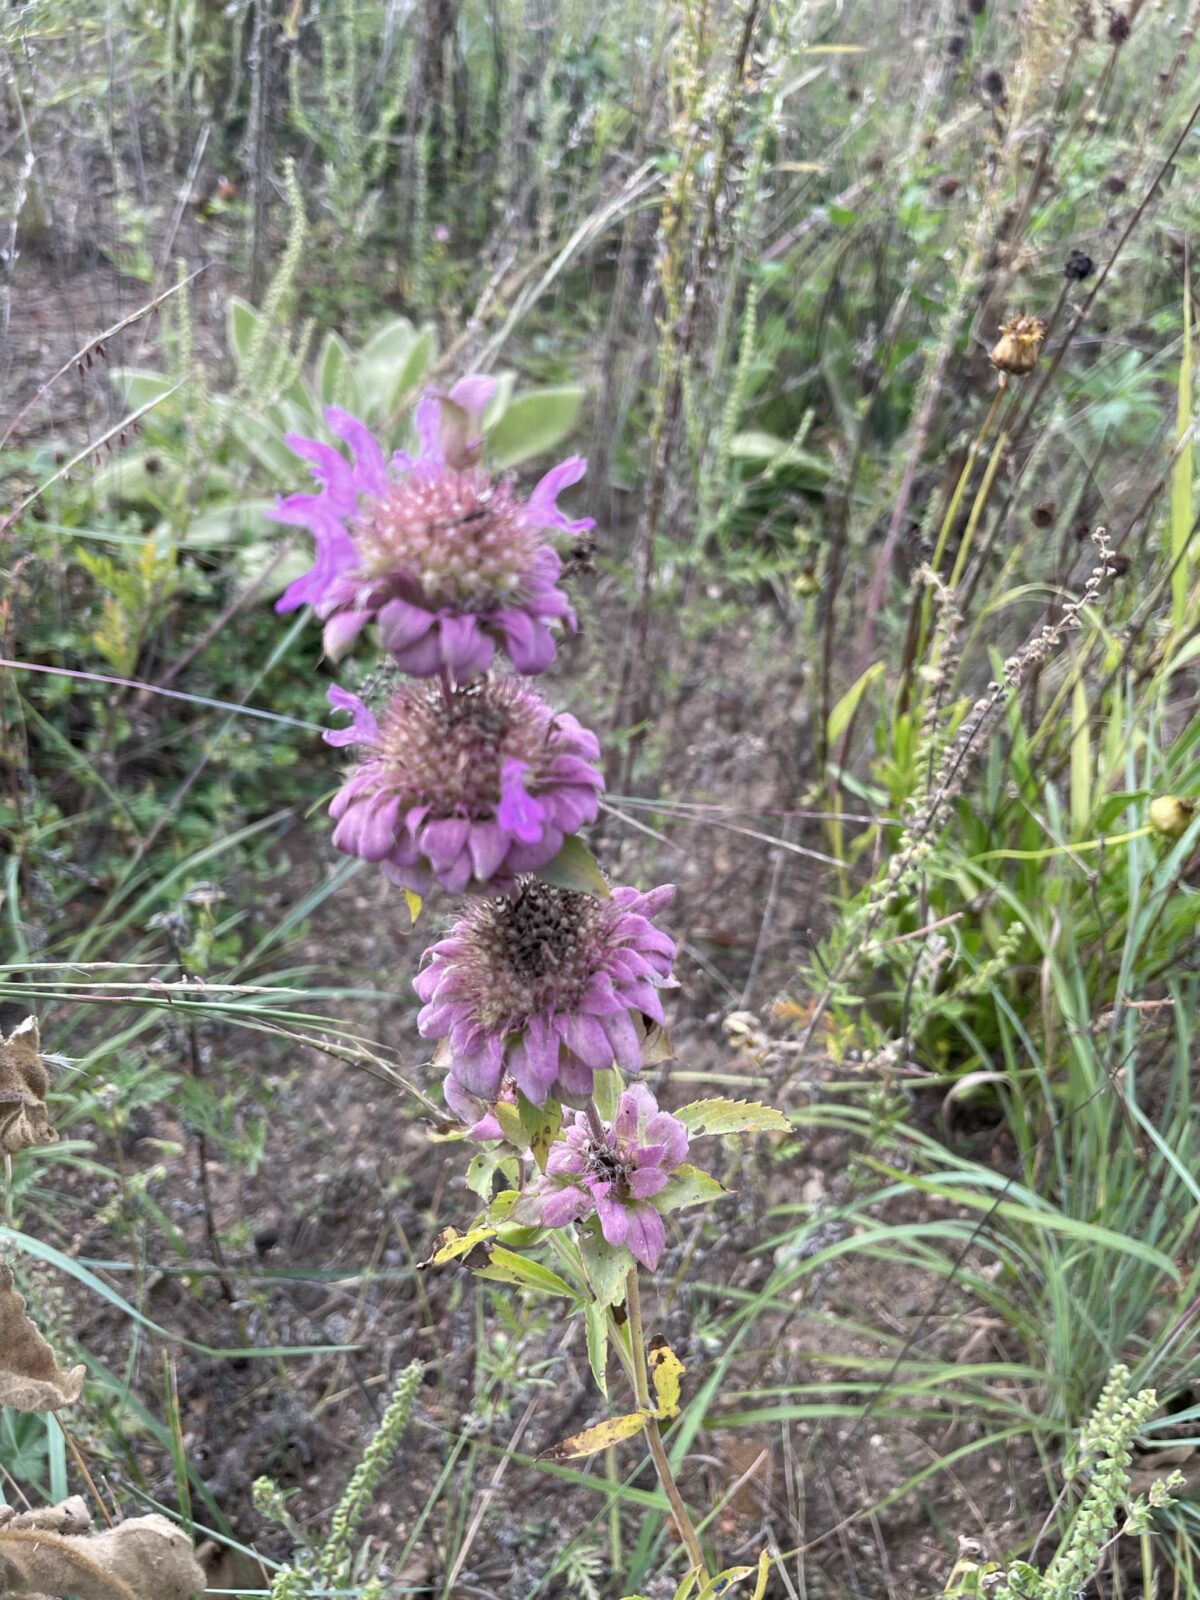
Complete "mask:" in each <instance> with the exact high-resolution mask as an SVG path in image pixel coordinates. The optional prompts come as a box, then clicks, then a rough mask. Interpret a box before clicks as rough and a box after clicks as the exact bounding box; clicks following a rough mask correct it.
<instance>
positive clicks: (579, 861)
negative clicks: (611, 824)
mask: <svg viewBox="0 0 1200 1600" xmlns="http://www.w3.org/2000/svg"><path fill="white" fill-rule="evenodd" d="M534 876H535V877H538V878H540V879H541V880H542V882H543V883H552V884H554V885H555V886H556V887H557V888H559V889H573V890H574V891H575V893H576V894H591V895H595V896H596V898H597V899H598V900H609V899H611V898H612V894H611V890H610V889H609V887H608V879H607V878H606V877H605V876H604V874H603V873H602V872H601V870H600V868H599V866H598V865H597V863H596V858H595V856H594V855H593V854H592V852H591V851H590V850H589V849H588V847H587V845H585V844H584V842H583V840H582V839H581V838H580V837H579V835H578V834H577V833H573V834H571V835H569V836H568V837H567V838H566V839H564V840H563V845H562V849H561V850H560V851H559V852H558V854H557V855H556V856H555V858H554V860H553V861H548V862H547V863H546V865H545V866H544V867H539V868H538V870H537V872H536V873H535V874H534Z"/></svg>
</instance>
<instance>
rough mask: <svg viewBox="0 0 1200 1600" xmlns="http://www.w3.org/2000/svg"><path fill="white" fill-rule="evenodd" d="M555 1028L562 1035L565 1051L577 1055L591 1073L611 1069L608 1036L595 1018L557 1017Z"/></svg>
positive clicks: (610, 1050) (578, 1016)
mask: <svg viewBox="0 0 1200 1600" xmlns="http://www.w3.org/2000/svg"><path fill="white" fill-rule="evenodd" d="M555 1027H556V1028H557V1029H558V1031H559V1033H560V1034H561V1035H562V1039H563V1042H564V1044H565V1045H566V1047H567V1049H568V1050H570V1051H571V1052H572V1054H573V1055H577V1056H578V1057H579V1059H580V1060H581V1061H584V1062H586V1063H587V1065H588V1066H589V1067H591V1069H592V1071H593V1072H603V1071H604V1069H605V1068H606V1067H611V1066H612V1062H613V1052H612V1046H611V1045H610V1044H609V1042H608V1035H607V1034H606V1033H605V1031H604V1029H603V1028H602V1027H601V1025H600V1023H599V1022H597V1021H596V1019H595V1017H589V1016H585V1015H583V1014H582V1013H580V1014H579V1015H577V1016H565V1017H558V1018H556V1020H555Z"/></svg>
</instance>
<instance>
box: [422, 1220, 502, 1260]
mask: <svg viewBox="0 0 1200 1600" xmlns="http://www.w3.org/2000/svg"><path fill="white" fill-rule="evenodd" d="M495 1232H496V1230H495V1228H489V1227H486V1226H485V1227H480V1228H471V1229H469V1230H468V1232H466V1233H459V1231H458V1229H457V1228H443V1229H442V1231H441V1233H439V1234H438V1236H437V1238H436V1239H435V1240H434V1241H433V1249H432V1250H431V1251H430V1252H429V1255H428V1256H427V1257H426V1258H425V1260H424V1261H418V1263H417V1265H418V1266H419V1267H441V1266H444V1265H445V1263H446V1262H447V1261H457V1260H458V1258H459V1257H460V1256H466V1255H470V1253H471V1251H472V1250H474V1248H475V1246H476V1245H479V1244H482V1243H483V1241H484V1240H485V1239H490V1238H492V1237H493V1235H494V1234H495Z"/></svg>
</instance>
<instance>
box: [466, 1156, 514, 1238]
mask: <svg viewBox="0 0 1200 1600" xmlns="http://www.w3.org/2000/svg"><path fill="white" fill-rule="evenodd" d="M512 1161H513V1156H512V1154H511V1152H509V1151H508V1150H506V1149H505V1148H504V1146H503V1145H496V1146H494V1147H493V1148H492V1149H491V1150H480V1151H479V1152H478V1153H477V1154H476V1155H474V1156H472V1157H471V1160H470V1161H469V1162H468V1163H467V1188H468V1189H470V1191H471V1193H472V1194H477V1195H478V1196H479V1198H480V1199H481V1200H483V1201H489V1200H490V1199H491V1198H492V1185H493V1184H494V1183H495V1181H496V1173H497V1172H498V1171H499V1170H500V1168H501V1167H502V1166H503V1165H504V1164H505V1163H506V1162H512ZM505 1192H506V1193H507V1191H505ZM488 1221H489V1222H494V1221H495V1218H494V1217H493V1216H492V1215H491V1213H490V1212H489V1214H488Z"/></svg>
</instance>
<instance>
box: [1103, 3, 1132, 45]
mask: <svg viewBox="0 0 1200 1600" xmlns="http://www.w3.org/2000/svg"><path fill="white" fill-rule="evenodd" d="M1132 31H1133V25H1132V24H1131V22H1130V21H1129V18H1128V17H1127V16H1126V15H1125V13H1124V12H1123V11H1118V10H1117V9H1116V7H1115V6H1113V7H1111V8H1110V9H1109V13H1108V42H1109V44H1116V45H1121V44H1124V43H1125V41H1126V39H1128V38H1129V35H1130V34H1131V33H1132Z"/></svg>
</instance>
